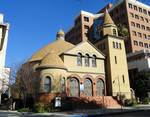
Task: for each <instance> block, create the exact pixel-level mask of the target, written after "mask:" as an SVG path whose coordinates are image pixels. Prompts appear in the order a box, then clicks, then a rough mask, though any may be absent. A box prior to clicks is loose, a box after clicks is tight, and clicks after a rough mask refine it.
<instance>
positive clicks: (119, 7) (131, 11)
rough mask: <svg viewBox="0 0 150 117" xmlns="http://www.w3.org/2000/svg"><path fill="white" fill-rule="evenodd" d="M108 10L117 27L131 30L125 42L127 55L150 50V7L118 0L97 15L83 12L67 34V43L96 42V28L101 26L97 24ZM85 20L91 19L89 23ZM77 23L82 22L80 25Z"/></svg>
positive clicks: (134, 0)
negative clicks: (121, 26) (87, 40)
mask: <svg viewBox="0 0 150 117" xmlns="http://www.w3.org/2000/svg"><path fill="white" fill-rule="evenodd" d="M106 9H108V11H109V13H110V15H111V17H112V19H113V21H114V23H115V24H116V25H117V24H122V25H125V26H126V27H127V28H128V30H129V38H128V39H127V40H126V41H125V42H126V43H125V44H126V52H127V53H131V52H135V51H140V50H143V49H150V25H149V23H150V6H148V5H146V4H143V3H141V2H139V1H137V0H118V2H117V3H115V4H114V5H112V4H108V5H106V6H105V7H104V8H103V9H101V10H100V11H99V12H98V13H97V15H96V14H95V15H94V14H92V13H87V12H85V11H84V12H83V11H82V12H81V13H80V15H79V16H78V18H77V19H76V20H75V25H74V26H73V28H72V29H71V30H70V31H68V32H67V33H66V39H68V40H67V41H69V42H72V43H74V44H76V43H79V42H80V41H82V40H85V39H89V40H90V41H93V40H95V33H97V32H96V28H97V25H98V24H99V23H97V22H98V20H100V19H101V17H102V16H103V15H102V13H103V12H104V11H105V10H106ZM83 14H84V15H83ZM89 14H90V15H89ZM99 16H100V17H99ZM84 17H86V18H84ZM85 19H89V20H88V22H87V20H85ZM77 22H80V23H78V24H79V25H77ZM85 22H86V24H85ZM76 27H78V28H76ZM76 32H78V36H77V34H76ZM87 32H89V33H87ZM68 35H69V36H68ZM70 35H71V36H70ZM97 39H98V38H97Z"/></svg>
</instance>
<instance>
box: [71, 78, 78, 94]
mask: <svg viewBox="0 0 150 117" xmlns="http://www.w3.org/2000/svg"><path fill="white" fill-rule="evenodd" d="M69 85H70V87H69V95H70V96H71V97H78V96H79V94H80V92H79V81H78V80H77V79H76V78H70V79H69Z"/></svg>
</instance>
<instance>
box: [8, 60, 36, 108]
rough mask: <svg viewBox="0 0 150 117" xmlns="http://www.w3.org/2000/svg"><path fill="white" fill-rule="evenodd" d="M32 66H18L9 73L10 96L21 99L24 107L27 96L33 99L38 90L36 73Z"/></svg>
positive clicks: (28, 64) (27, 64) (26, 64)
mask: <svg viewBox="0 0 150 117" xmlns="http://www.w3.org/2000/svg"><path fill="white" fill-rule="evenodd" d="M33 65H34V64H31V63H28V62H26V63H25V64H22V65H18V66H17V65H15V67H14V69H13V70H12V73H11V82H10V84H11V93H12V96H14V97H17V98H21V99H23V100H24V106H25V105H26V98H27V96H28V95H30V96H32V98H33V99H35V97H36V96H37V92H38V89H39V78H38V73H37V72H35V70H34V67H33ZM14 80H15V83H14Z"/></svg>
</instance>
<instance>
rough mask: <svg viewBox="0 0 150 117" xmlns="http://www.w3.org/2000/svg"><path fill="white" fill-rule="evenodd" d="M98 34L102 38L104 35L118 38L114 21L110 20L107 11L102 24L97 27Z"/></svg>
mask: <svg viewBox="0 0 150 117" xmlns="http://www.w3.org/2000/svg"><path fill="white" fill-rule="evenodd" d="M99 33H100V36H101V37H103V36H105V35H114V36H118V29H117V26H116V25H115V23H114V21H113V20H112V18H111V16H110V14H109V13H108V10H107V9H106V11H105V13H104V20H103V24H102V25H101V26H100V27H99Z"/></svg>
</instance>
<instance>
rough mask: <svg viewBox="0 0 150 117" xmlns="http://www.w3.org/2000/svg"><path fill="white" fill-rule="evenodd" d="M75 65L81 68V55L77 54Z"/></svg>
mask: <svg viewBox="0 0 150 117" xmlns="http://www.w3.org/2000/svg"><path fill="white" fill-rule="evenodd" d="M77 65H78V66H82V54H81V53H78V55H77Z"/></svg>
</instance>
